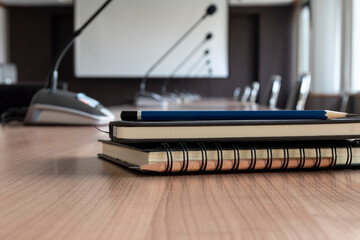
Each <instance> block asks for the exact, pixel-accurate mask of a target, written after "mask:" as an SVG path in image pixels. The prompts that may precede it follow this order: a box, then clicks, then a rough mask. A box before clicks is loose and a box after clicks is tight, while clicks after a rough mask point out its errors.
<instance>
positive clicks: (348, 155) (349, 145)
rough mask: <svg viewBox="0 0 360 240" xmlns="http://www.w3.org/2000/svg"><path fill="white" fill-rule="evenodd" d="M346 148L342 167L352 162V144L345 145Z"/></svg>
mask: <svg viewBox="0 0 360 240" xmlns="http://www.w3.org/2000/svg"><path fill="white" fill-rule="evenodd" d="M346 150H347V158H346V163H345V165H344V167H348V166H350V165H351V162H352V146H351V144H347V145H346Z"/></svg>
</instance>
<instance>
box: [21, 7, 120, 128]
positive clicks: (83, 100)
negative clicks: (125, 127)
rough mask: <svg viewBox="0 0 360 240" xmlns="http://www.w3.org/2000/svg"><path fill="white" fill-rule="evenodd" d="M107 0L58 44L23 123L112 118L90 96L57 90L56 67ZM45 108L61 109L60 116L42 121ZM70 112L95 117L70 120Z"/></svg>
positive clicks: (100, 120)
mask: <svg viewBox="0 0 360 240" xmlns="http://www.w3.org/2000/svg"><path fill="white" fill-rule="evenodd" d="M111 1H112V0H107V1H106V2H104V3H103V4H102V5H101V6H100V8H99V9H98V10H97V11H96V12H95V13H93V15H91V16H90V18H89V19H88V20H87V21H86V22H85V23H84V24H83V25H82V26H81V27H80V28H79V29H78V30H76V31H74V32H73V34H72V35H71V36H70V38H69V39H68V40H67V41H66V42H65V45H63V46H62V48H61V49H60V51H59V52H58V54H57V56H56V58H55V61H53V62H52V64H51V67H50V69H49V72H48V75H47V79H46V83H45V86H44V88H43V89H40V90H39V91H38V92H37V93H35V95H34V96H33V98H32V99H31V103H30V106H29V108H28V111H27V113H26V116H25V119H24V123H25V124H43V123H49V124H70V125H74V124H81V125H91V124H107V123H108V122H109V121H112V120H114V119H115V116H114V115H113V114H112V113H111V112H110V111H109V110H107V109H105V108H104V107H103V106H102V105H101V104H100V103H99V102H98V101H96V100H95V99H92V98H90V97H88V96H86V95H85V94H82V93H78V94H77V93H74V92H70V91H64V90H59V89H57V82H58V69H59V66H60V63H61V61H62V59H63V57H64V56H65V54H66V53H67V52H68V50H69V49H70V48H71V46H72V45H73V44H74V42H75V39H76V38H77V37H78V36H79V35H80V34H81V33H82V31H83V30H84V29H85V28H86V27H88V26H89V24H90V23H91V22H92V21H93V20H94V19H95V18H96V17H97V16H98V15H99V14H100V13H101V12H102V11H103V10H104V9H105V7H107V6H108V5H109V4H110V2H111ZM46 111H50V112H51V111H59V112H62V113H63V114H59V115H62V117H63V119H60V117H57V118H51V119H50V120H49V118H48V119H47V120H46V121H45V120H41V117H39V116H40V115H42V114H44V115H45V113H46ZM51 113H53V112H51ZM71 114H73V115H76V114H78V115H80V114H83V115H86V116H87V117H89V118H91V119H95V120H92V121H93V122H91V121H88V122H86V121H85V120H84V121H85V122H83V121H80V120H78V121H79V122H74V121H73V120H70V118H67V119H65V118H66V117H69V116H72V115H71ZM50 115H51V114H50ZM64 116H66V117H64ZM64 119H65V120H64Z"/></svg>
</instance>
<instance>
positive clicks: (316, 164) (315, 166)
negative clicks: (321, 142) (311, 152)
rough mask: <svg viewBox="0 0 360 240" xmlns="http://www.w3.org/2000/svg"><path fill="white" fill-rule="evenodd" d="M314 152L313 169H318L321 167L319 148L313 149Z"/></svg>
mask: <svg viewBox="0 0 360 240" xmlns="http://www.w3.org/2000/svg"><path fill="white" fill-rule="evenodd" d="M315 151H316V160H315V164H314V168H319V167H320V165H321V148H320V147H315Z"/></svg>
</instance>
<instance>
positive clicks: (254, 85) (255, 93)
mask: <svg viewBox="0 0 360 240" xmlns="http://www.w3.org/2000/svg"><path fill="white" fill-rule="evenodd" d="M259 89H260V83H259V82H253V83H252V85H251V93H250V100H249V101H250V102H251V103H255V102H256V99H257V96H258V94H259Z"/></svg>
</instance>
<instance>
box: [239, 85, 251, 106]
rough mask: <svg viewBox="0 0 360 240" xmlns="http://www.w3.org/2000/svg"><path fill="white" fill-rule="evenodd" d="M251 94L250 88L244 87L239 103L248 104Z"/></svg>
mask: <svg viewBox="0 0 360 240" xmlns="http://www.w3.org/2000/svg"><path fill="white" fill-rule="evenodd" d="M250 94H251V88H250V87H249V86H246V87H245V88H244V90H243V91H242V94H241V97H240V101H241V102H248V101H249V97H250Z"/></svg>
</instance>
